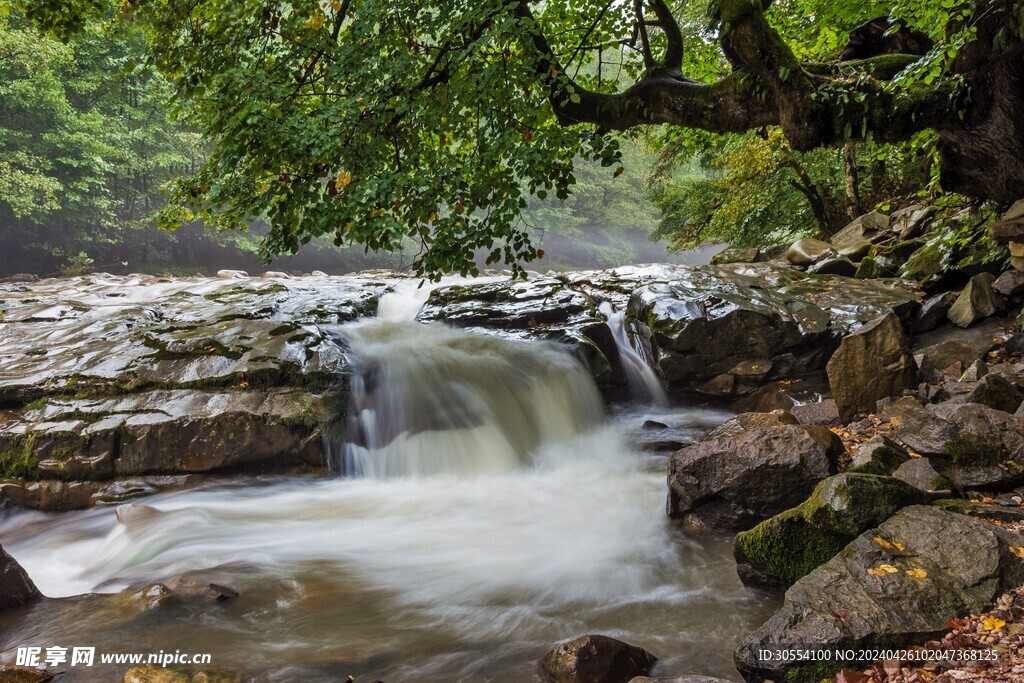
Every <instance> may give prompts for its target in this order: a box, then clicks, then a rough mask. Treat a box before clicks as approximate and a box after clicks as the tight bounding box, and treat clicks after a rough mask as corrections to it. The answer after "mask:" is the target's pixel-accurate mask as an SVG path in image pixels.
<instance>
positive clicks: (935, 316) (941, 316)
mask: <svg viewBox="0 0 1024 683" xmlns="http://www.w3.org/2000/svg"><path fill="white" fill-rule="evenodd" d="M957 296H958V295H957V293H956V292H943V293H942V294H936V295H935V296H931V297H928V298H927V299H925V300H924V303H923V304H922V305H921V310H920V312H919V313H918V314H917V317H915V318H914V321H913V323H912V324H911V330H912V331H913V332H914V334H923V333H924V332H930V331H932V330H934V329H935V328H936V327H938V326H939V325H941V324H942V323H944V322H945V321H946V314H947V313H948V312H949V307H950V306H952V305H953V302H955V301H956V298H957Z"/></svg>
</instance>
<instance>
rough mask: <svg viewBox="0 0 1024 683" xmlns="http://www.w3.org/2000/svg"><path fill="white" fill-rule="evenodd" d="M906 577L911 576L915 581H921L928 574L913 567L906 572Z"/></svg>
mask: <svg viewBox="0 0 1024 683" xmlns="http://www.w3.org/2000/svg"><path fill="white" fill-rule="evenodd" d="M907 576H912V577H914V578H915V579H923V578H925V577H926V576H928V572H926V571H925V570H923V569H920V568H918V567H914V568H913V569H908V570H907Z"/></svg>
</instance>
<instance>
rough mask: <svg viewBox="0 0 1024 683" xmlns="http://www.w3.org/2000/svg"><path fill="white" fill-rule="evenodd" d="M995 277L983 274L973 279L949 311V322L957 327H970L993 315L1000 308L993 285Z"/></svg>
mask: <svg viewBox="0 0 1024 683" xmlns="http://www.w3.org/2000/svg"><path fill="white" fill-rule="evenodd" d="M994 282H995V277H994V276H993V275H992V274H991V273H981V274H980V275H975V276H974V277H972V278H971V281H970V282H968V283H967V286H966V287H964V289H963V291H962V292H960V296H958V297H957V299H956V302H955V303H954V304H953V306H952V307H950V309H949V313H948V316H949V321H950V322H951V323H953V324H954V325H956V326H957V327H970V326H971V325H973V324H975V323H976V322H978V321H979V320H982V319H984V318H987V317H989V316H991V315H993V314H994V313H995V312H996V310H997V309H998V308H999V301H998V299H997V298H996V293H995V290H993V289H992V284H993V283H994Z"/></svg>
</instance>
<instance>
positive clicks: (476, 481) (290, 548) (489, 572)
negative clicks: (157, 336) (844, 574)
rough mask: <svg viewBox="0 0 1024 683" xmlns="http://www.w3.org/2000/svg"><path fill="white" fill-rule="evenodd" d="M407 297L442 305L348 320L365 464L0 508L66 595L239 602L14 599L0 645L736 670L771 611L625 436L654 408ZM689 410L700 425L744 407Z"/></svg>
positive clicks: (355, 435)
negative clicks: (617, 642) (682, 529)
mask: <svg viewBox="0 0 1024 683" xmlns="http://www.w3.org/2000/svg"><path fill="white" fill-rule="evenodd" d="M408 296H415V297H417V298H421V299H422V298H425V294H424V292H423V290H422V289H417V288H413V287H411V286H410V287H408V291H405V292H399V293H397V294H396V295H394V296H393V298H391V299H387V298H385V299H382V301H381V313H383V314H384V315H385V316H386V317H390V318H393V319H392V320H366V321H361V322H358V323H355V324H351V325H348V326H344V327H342V328H340V329H339V330H338V334H339V335H340V336H341V337H343V338H344V340H345V342H346V344H347V345H348V349H349V352H350V353H349V354H348V355H349V356H350V357H352V358H354V359H355V360H354V363H355V375H354V380H353V382H352V398H351V401H352V407H351V414H350V417H351V420H352V421H351V424H350V427H349V430H348V431H349V433H348V435H347V436H346V439H345V440H346V442H347V443H348V447H347V449H346V451H345V455H344V457H343V460H342V462H340V463H339V465H341V466H342V467H343V469H344V470H345V472H346V473H347V474H352V475H360V476H351V477H328V478H322V479H317V480H311V479H309V478H292V479H283V480H282V479H274V480H269V481H268V480H255V481H238V480H234V481H232V482H231V483H230V484H229V485H225V484H223V483H221V484H219V485H218V484H216V483H211V484H209V485H207V486H205V487H200V488H197V489H191V490H185V491H179V492H175V493H168V494H161V495H157V496H152V497H150V498H147V499H145V500H144V501H142V502H143V503H144V504H145V505H144V506H129V507H121V508H120V509H119V510H118V513H117V514H115V513H114V511H113V510H110V509H104V508H96V509H92V510H86V511H79V512H73V513H65V514H64V515H62V516H60V517H55V516H51V515H44V514H41V513H31V512H25V511H21V512H16V513H9V514H7V515H6V516H5V517H3V518H2V519H0V538H2V539H3V545H4V548H5V549H6V550H8V551H9V552H10V553H11V554H12V555H13V556H14V557H15V558H16V559H17V560H18V561H19V562H21V563H22V565H23V566H24V567H25V568H26V570H27V571H28V572H29V574H30V575H31V576H32V577H33V578H34V579H35V580H36V582H37V584H38V585H39V587H40V588H41V590H42V591H43V592H44V593H45V594H47V595H50V596H69V595H77V594H81V593H85V592H89V591H98V592H103V593H114V592H117V591H121V590H125V589H137V588H140V587H142V586H144V585H146V584H148V583H151V582H155V581H161V582H167V583H169V584H171V585H172V586H179V585H190V584H189V582H191V583H192V584H195V583H197V582H198V584H199V585H206V583H207V582H215V583H221V584H226V585H228V586H231V587H233V588H235V589H237V590H238V591H239V592H240V593H241V596H240V597H239V598H237V599H235V600H232V601H228V602H227V603H225V604H220V603H214V602H210V601H205V602H198V603H197V602H191V603H189V602H187V601H186V602H185V603H184V604H182V605H180V606H179V607H173V606H171V607H168V608H166V609H165V608H160V609H158V610H151V611H148V612H146V613H145V614H144V615H143V616H139V613H138V608H137V607H134V605H135V604H136V603H134V602H132V600H131V599H128V598H124V599H122V598H119V597H113V596H110V597H103V596H94V597H85V598H76V599H74V600H70V601H45V602H42V603H38V604H37V605H36V606H34V607H31V608H28V609H27V610H23V611H19V612H17V613H16V614H15V613H13V612H12V611H10V610H7V611H5V612H0V634H3V636H2V638H0V657H2V658H4V659H8V658H13V652H14V650H15V649H16V648H17V647H19V646H44V647H45V646H48V645H67V644H88V645H94V646H96V647H97V649H98V651H100V652H103V651H106V652H122V651H124V643H125V642H129V641H128V640H127V639H128V638H129V636H128V635H127V634H130V642H131V643H132V648H133V649H134V650H136V651H139V652H146V651H151V652H156V651H158V650H174V649H180V650H181V651H183V652H209V653H212V654H213V657H214V660H213V661H214V664H215V665H217V666H219V667H224V668H227V669H232V668H234V669H237V670H241V671H243V672H246V673H247V675H252V676H254V677H255V679H256V680H261V681H295V680H303V681H313V682H316V681H329V680H344V678H345V677H346V676H348V675H353V676H355V677H356V678H357V679H359V680H363V679H364V678H365V679H367V680H371V679H374V678H379V679H382V680H387V681H389V682H394V681H413V682H418V681H424V682H425V681H439V680H463V681H479V680H488V681H494V682H498V683H502V682H505V681H508V682H510V683H511V682H512V681H515V682H517V683H518V682H520V681H530V680H534V679H535V662H536V660H537V659H538V658H539V657H540V656H541V655H543V653H544V652H545V651H546V650H547V649H548V648H549V647H550V646H551V645H552V644H553V643H555V642H558V641H559V640H562V639H566V638H570V637H573V636H577V635H580V634H583V633H595V632H598V633H606V634H608V635H612V636H614V637H618V638H622V639H624V640H626V641H629V642H632V643H635V644H637V645H641V646H643V647H647V648H648V649H650V650H651V651H652V652H655V653H656V654H658V655H659V656H660V657H661V658H662V665H661V666H662V667H663V668H662V671H663V672H665V673H678V672H682V671H699V672H701V673H708V674H714V675H730V672H732V662H731V651H732V647H733V646H734V644H735V643H736V642H737V641H738V640H739V638H740V637H741V636H742V635H744V634H745V633H747V632H749V631H751V630H753V628H755V627H756V626H757V625H759V624H760V622H761V621H762V620H763V618H764V617H765V616H766V615H767V613H768V612H769V610H770V609H771V608H772V604H771V603H770V602H769V601H765V600H762V599H759V598H752V597H751V596H750V595H749V594H747V593H746V592H745V591H744V589H743V588H742V586H741V584H740V583H739V581H738V579H737V577H736V575H735V572H734V569H733V567H734V565H733V560H732V557H731V544H730V543H728V542H723V540H722V539H719V538H716V537H714V536H707V537H705V538H702V539H695V538H685V537H682V536H680V535H679V534H678V533H677V532H676V531H675V530H674V529H673V528H672V527H671V526H670V525H669V524H668V523H667V520H666V519H665V517H664V513H663V511H662V508H663V504H664V497H665V490H664V473H663V472H664V469H663V468H664V461H663V460H662V461H661V462H660V463H659V467H658V468H656V469H651V468H649V467H648V466H647V465H648V463H649V462H650V460H649V459H646V458H642V457H640V456H639V454H638V453H637V452H636V450H634V448H633V447H632V446H631V445H630V442H629V438H630V436H629V435H630V434H631V433H632V432H633V430H634V429H635V428H636V427H637V426H638V424H640V423H642V421H643V419H644V418H643V415H641V414H637V415H634V416H632V417H630V418H628V419H629V420H632V421H633V422H634V423H636V424H632V423H629V422H627V418H626V417H623V416H619V417H616V418H614V419H613V420H612V421H610V422H605V421H604V419H603V406H602V403H601V400H600V397H599V396H598V394H597V391H596V389H595V388H594V384H593V382H592V380H591V379H590V377H589V376H588V375H587V374H586V372H585V371H584V370H583V369H582V367H581V366H580V365H579V363H578V362H577V361H575V360H574V359H573V358H572V356H571V355H570V354H569V353H567V352H566V351H565V350H564V349H562V348H560V347H558V346H556V345H547V344H543V343H535V342H531V343H523V342H514V341H508V340H503V339H498V338H494V337H483V336H478V335H472V334H467V333H464V332H461V331H458V330H454V329H451V328H447V327H444V326H440V325H430V326H428V325H421V324H417V323H414V322H408V319H409V318H411V317H413V316H414V315H415V312H416V311H417V310H418V306H417V305H416V303H415V301H413V302H409V301H406V300H403V298H404V297H408ZM421 303H422V302H421ZM401 319H405V320H406V321H405V322H402V321H401ZM623 338H625V337H623ZM627 346H628V343H627ZM624 355H625V354H624ZM648 370H649V368H648ZM673 416H674V417H676V418H679V419H683V420H685V421H686V424H691V425H695V426H696V425H700V427H701V428H707V427H709V426H711V424H713V423H715V422H716V421H721V420H722V419H723V418H724V416H722V415H720V414H717V413H711V412H708V411H703V412H701V411H692V412H691V413H679V412H677V413H674V414H673ZM665 419H667V418H665ZM124 668H125V667H123V666H122V667H121V668H120V669H119V670H114V669H110V668H108V669H102V668H101V667H97V668H96V669H94V670H90V671H85V670H82V669H79V670H77V671H75V670H69V674H70V675H69V676H68V677H67V678H66V679H65V680H67V681H69V682H72V683H76V682H77V681H92V680H97V681H99V680H117V677H118V676H120V675H121V674H122V673H123V669H124ZM89 675H93V678H89V677H88V676H89Z"/></svg>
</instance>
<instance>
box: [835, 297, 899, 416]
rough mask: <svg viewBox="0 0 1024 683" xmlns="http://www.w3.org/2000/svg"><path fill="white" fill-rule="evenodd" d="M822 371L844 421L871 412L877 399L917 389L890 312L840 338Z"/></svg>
mask: <svg viewBox="0 0 1024 683" xmlns="http://www.w3.org/2000/svg"><path fill="white" fill-rule="evenodd" d="M826 371H827V373H828V382H829V386H830V387H831V389H832V397H833V398H834V399H835V402H836V406H837V407H838V409H839V414H840V415H841V416H842V417H843V419H846V420H849V419H851V418H852V417H853V416H854V415H855V414H857V413H858V412H869V411H871V410H873V409H874V407H875V402H876V401H878V399H881V398H885V397H887V396H898V395H899V394H900V393H901V392H902V390H903V389H905V388H908V387H913V386H917V363H916V362H915V361H914V357H913V356H912V355H911V353H910V343H909V342H908V341H907V338H906V335H905V334H904V333H903V326H902V325H901V324H900V320H899V318H898V317H896V315H895V314H892V313H889V314H887V315H884V316H882V317H880V318H877V319H875V320H873V321H871V322H869V323H867V324H866V325H864V326H862V327H861V328H860V329H858V330H857V331H856V332H853V333H852V334H849V335H847V336H845V337H843V339H842V341H841V342H840V344H839V349H838V350H837V351H836V352H835V353H834V354H833V355H832V358H831V359H829V361H828V365H827V366H826Z"/></svg>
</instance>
